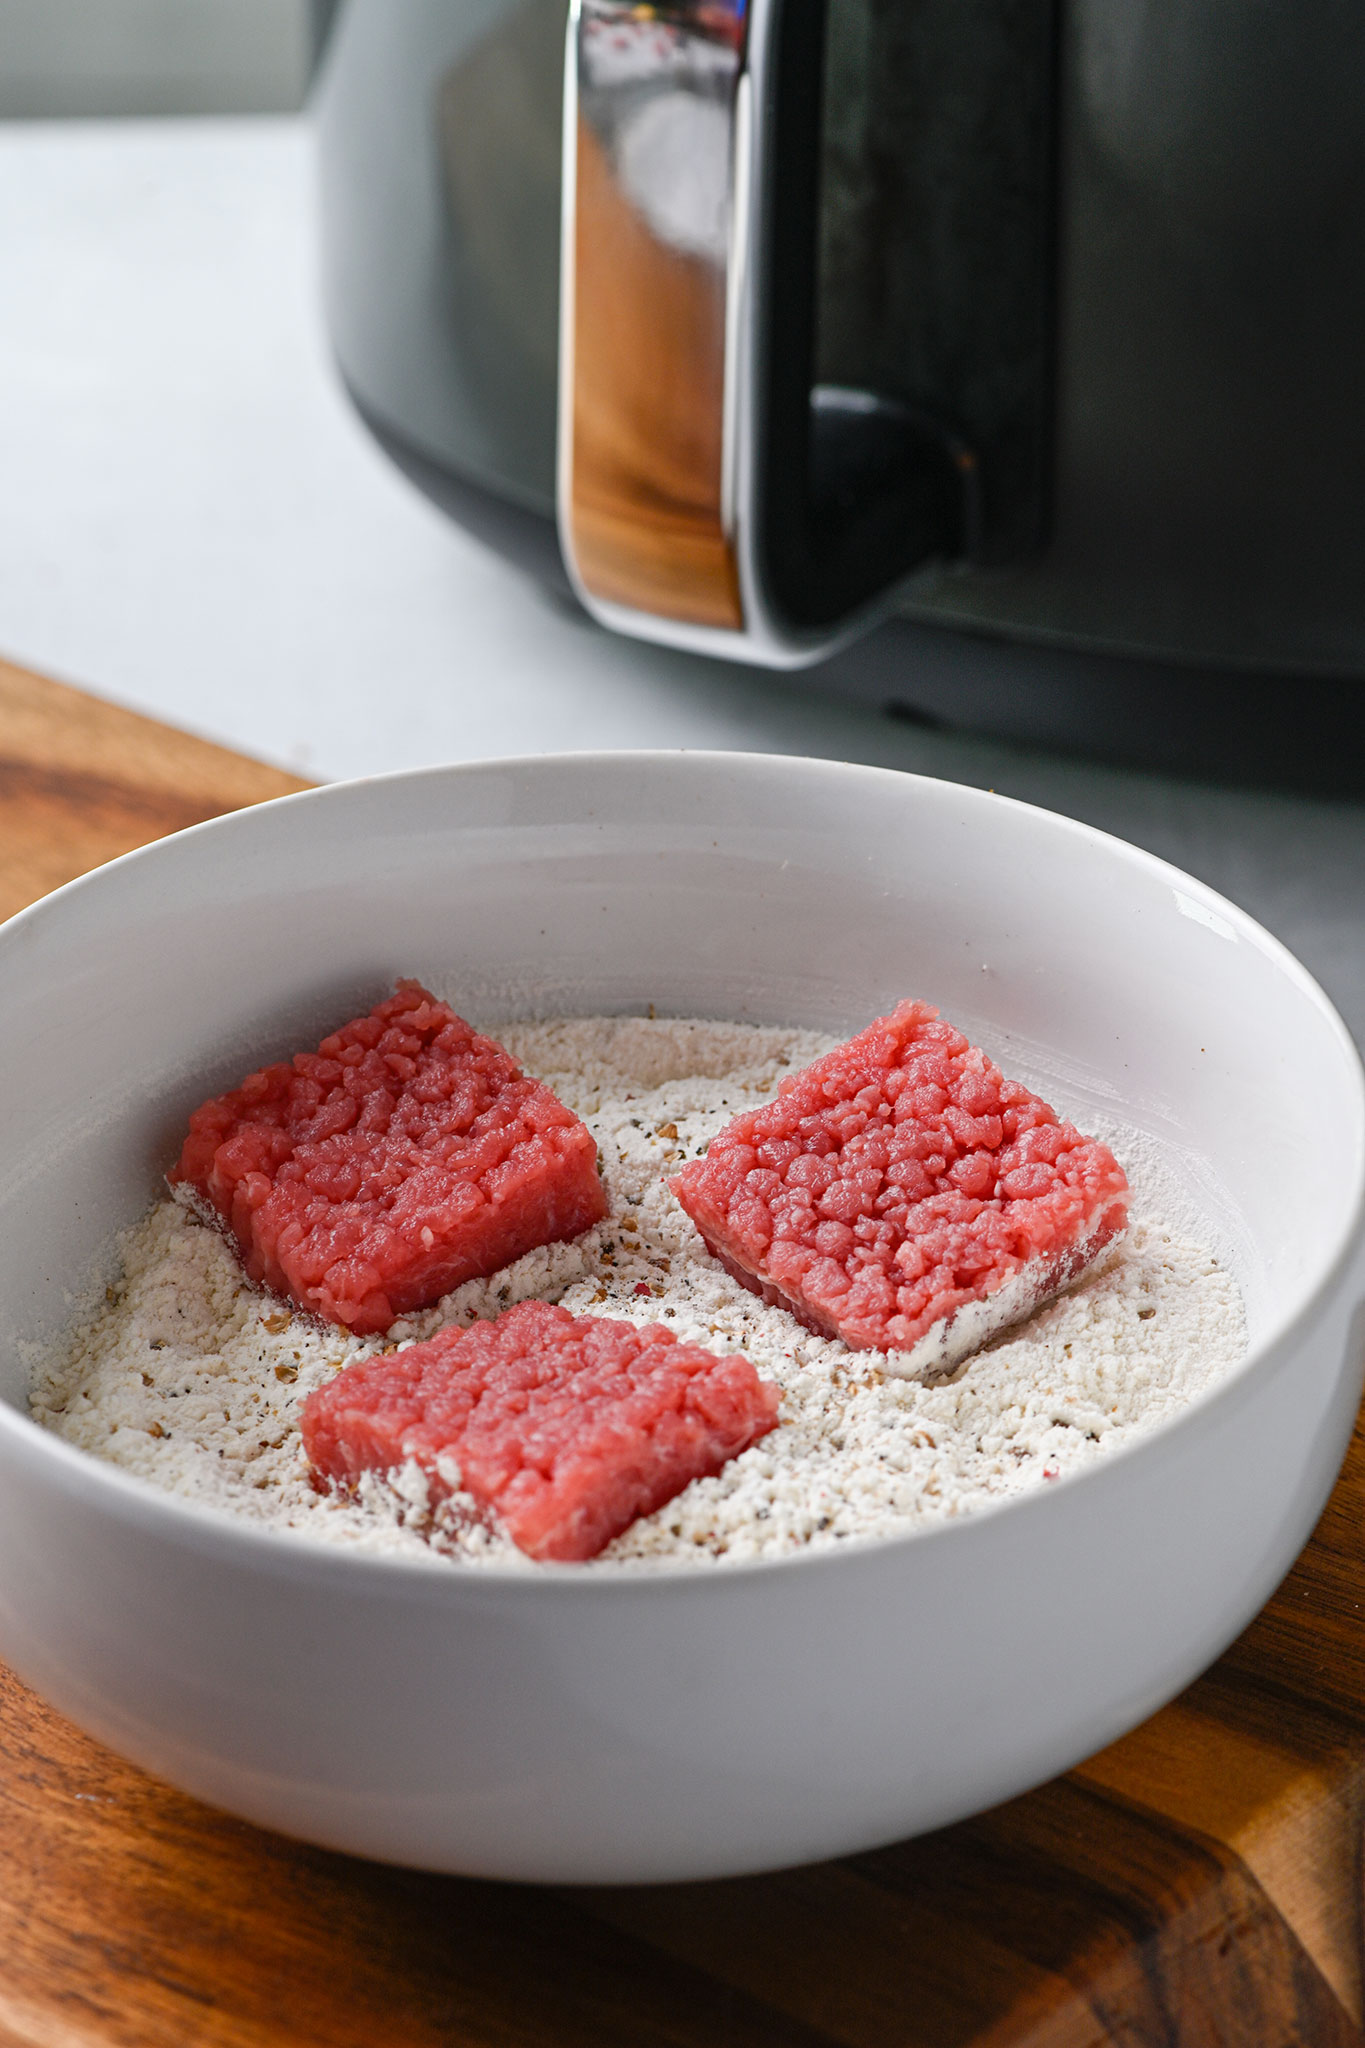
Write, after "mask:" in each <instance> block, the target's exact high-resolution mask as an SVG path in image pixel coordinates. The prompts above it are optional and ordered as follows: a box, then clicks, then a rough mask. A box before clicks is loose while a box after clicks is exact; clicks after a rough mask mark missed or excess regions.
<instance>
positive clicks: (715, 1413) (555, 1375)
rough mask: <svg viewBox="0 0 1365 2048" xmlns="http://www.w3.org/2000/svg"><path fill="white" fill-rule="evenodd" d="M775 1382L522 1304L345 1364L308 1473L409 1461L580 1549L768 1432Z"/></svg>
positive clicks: (531, 1529) (306, 1431) (508, 1518)
mask: <svg viewBox="0 0 1365 2048" xmlns="http://www.w3.org/2000/svg"><path fill="white" fill-rule="evenodd" d="M780 1398H781V1397H780V1394H779V1391H778V1389H777V1388H776V1387H775V1386H773V1385H772V1384H771V1383H770V1382H768V1381H766V1380H761V1379H760V1378H759V1376H758V1374H757V1373H756V1372H755V1371H754V1369H753V1367H752V1366H751V1365H750V1363H749V1361H748V1359H747V1358H741V1357H739V1356H734V1357H730V1358H720V1357H717V1355H716V1354H715V1353H714V1352H712V1351H706V1350H703V1348H702V1347H701V1346H700V1345H699V1344H682V1343H679V1341H678V1340H677V1338H676V1337H674V1335H673V1334H672V1332H671V1331H670V1330H666V1329H664V1328H663V1326H662V1325H661V1324H659V1323H650V1324H647V1325H646V1326H645V1328H644V1329H637V1328H636V1327H635V1325H634V1324H633V1323H627V1322H624V1321H621V1320H619V1319H617V1318H614V1317H607V1316H572V1315H570V1314H569V1312H568V1310H567V1309H562V1308H551V1307H550V1305H549V1304H548V1303H547V1302H543V1301H523V1302H520V1303H518V1305H517V1307H515V1308H509V1309H508V1310H507V1311H506V1313H505V1314H503V1315H500V1316H499V1317H498V1319H497V1321H496V1322H491V1323H475V1324H474V1325H473V1327H472V1328H470V1329H468V1330H456V1329H444V1330H440V1331H438V1333H437V1334H436V1336H434V1337H432V1338H430V1339H428V1341H427V1342H426V1343H424V1344H412V1345H409V1346H408V1348H407V1349H406V1350H404V1351H395V1352H391V1353H389V1354H388V1355H387V1356H385V1357H382V1358H369V1359H363V1360H361V1361H359V1362H358V1363H356V1364H355V1365H348V1366H347V1367H346V1368H345V1370H344V1371H343V1372H341V1373H339V1374H338V1375H337V1377H336V1379H334V1380H333V1381H332V1382H331V1384H330V1385H329V1386H326V1387H321V1388H319V1389H318V1391H317V1392H316V1393H314V1394H310V1395H309V1397H308V1399H307V1401H306V1402H305V1403H304V1409H303V1442H304V1448H305V1450H306V1451H307V1453H308V1457H309V1460H310V1461H311V1463H312V1466H313V1470H314V1474H315V1475H316V1477H317V1478H318V1479H319V1480H321V1481H323V1482H327V1481H331V1482H332V1483H334V1484H340V1485H342V1486H353V1485H354V1484H355V1483H356V1482H357V1480H358V1479H359V1478H360V1475H361V1474H362V1472H388V1471H392V1470H393V1469H394V1468H395V1467H397V1466H401V1465H404V1464H406V1463H407V1461H408V1460H409V1459H410V1458H411V1459H415V1460H416V1462H417V1464H418V1465H420V1466H421V1468H422V1470H423V1471H424V1472H425V1473H426V1475H427V1480H428V1483H429V1486H430V1488H431V1497H432V1498H433V1500H440V1499H442V1498H444V1497H446V1496H448V1495H449V1494H450V1493H452V1492H454V1491H455V1490H456V1489H457V1488H461V1489H463V1491H464V1492H466V1493H471V1494H473V1496H474V1498H475V1500H476V1501H477V1502H478V1504H479V1506H480V1507H481V1508H482V1509H483V1510H484V1511H485V1512H486V1513H488V1514H489V1515H490V1516H492V1517H494V1518H495V1519H496V1520H497V1521H498V1522H499V1523H501V1525H502V1527H503V1528H504V1529H505V1530H506V1532H507V1534H508V1535H509V1536H510V1537H511V1539H512V1541H513V1542H514V1543H515V1544H516V1545H517V1547H518V1549H520V1550H524V1551H525V1552H526V1554H527V1555H528V1556H529V1557H534V1558H540V1559H554V1560H557V1561H559V1562H577V1561H580V1560H582V1559H583V1558H588V1557H595V1556H596V1555H597V1553H598V1551H599V1550H601V1548H602V1546H603V1545H604V1544H606V1543H609V1542H610V1541H611V1539H612V1537H613V1536H619V1535H620V1533H621V1531H622V1530H623V1529H624V1528H626V1527H627V1526H628V1524H629V1523H631V1522H633V1521H634V1520H635V1518H636V1516H637V1515H648V1514H651V1513H652V1512H653V1511H654V1509H655V1508H659V1507H662V1506H663V1504H664V1502H665V1501H669V1500H672V1498H673V1496H674V1494H675V1493H681V1492H682V1489H683V1488H684V1487H685V1486H686V1485H687V1484H688V1483H689V1481H691V1480H693V1479H699V1478H701V1477H702V1476H703V1475H704V1474H707V1473H711V1472H719V1471H720V1469H721V1467H722V1465H724V1464H725V1463H726V1462H727V1460H728V1459H730V1458H733V1457H735V1456H736V1455H737V1454H738V1453H739V1452H740V1451H742V1450H745V1449H747V1447H748V1446H749V1445H750V1444H751V1443H754V1442H756V1441H757V1439H758V1438H759V1437H761V1436H766V1435H767V1433H768V1431H769V1430H770V1429H771V1428H772V1427H773V1425H774V1423H775V1422H776V1419H777V1405H778V1401H779V1399H780Z"/></svg>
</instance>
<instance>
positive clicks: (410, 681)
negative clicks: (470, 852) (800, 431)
mask: <svg viewBox="0 0 1365 2048" xmlns="http://www.w3.org/2000/svg"><path fill="white" fill-rule="evenodd" d="M309 180H310V160H309V140H308V130H307V125H306V122H305V121H303V120H301V119H265V120H202V121H183V122H182V121H168V122H129V123H114V122H110V123H88V124H87V123H61V122H53V123H23V124H20V123H15V124H9V125H3V124H0V476H3V478H4V489H3V491H0V653H2V654H5V655H8V656H9V657H10V658H12V659H14V660H16V661H19V662H23V663H27V664H28V665H30V666H32V667H34V668H38V669H43V670H46V671H47V672H49V673H51V674H53V675H57V676H60V677H63V678H65V679H66V680H69V681H71V682H75V683H78V684H80V685H82V686H83V687H85V688H87V689H92V690H96V691H99V692H101V693H103V694H104V695H106V696H109V697H112V698H116V699H118V700H119V701H121V702H123V703H126V704H130V705H133V706H135V707H137V708H138V709H140V710H144V711H149V712H152V713H154V714H155V715H157V716H159V717H162V718H166V719H169V720H172V721H174V722H176V723H179V724H181V725H185V726H189V727H191V728H193V729H195V730H197V731H200V732H203V733H206V734H208V735H209V736H211V737H213V738H216V739H221V740H223V741H225V742H227V743H228V744H230V745H233V746H236V747H240V748H242V749H243V750H245V751H247V752H249V753H254V754H257V755H261V756H264V757H266V758H268V759H271V760H275V761H278V762H280V763H282V764H284V765H285V766H288V767H292V768H295V769H297V770H299V771H300V772H302V773H305V774H309V775H313V776H319V777H332V776H343V775H355V774H362V773H369V772H373V771H376V770H382V769H388V768H401V767H407V766H411V765H416V764H421V763H429V762H436V761H447V760H468V759H477V758H487V757H490V756H495V755H499V754H516V753H526V752H532V751H546V750H554V751H558V750H563V749H571V748H583V747H651V746H662V747H696V748H700V747H725V748H730V747H750V748H757V749H762V750H766V751H781V752H788V753H812V754H825V755H832V756H835V757H837V758H842V759H845V760H855V761H872V762H878V763H881V764H884V765H886V766H894V767H901V768H907V769H916V770H920V771H922V772H925V773H929V774H936V775H944V776H948V777H950V778H953V779H956V780H959V781H963V782H970V783H977V784H982V785H986V786H989V787H994V788H996V789H999V790H1003V791H1006V792H1008V793H1009V794H1011V795H1014V796H1019V797H1024V798H1027V799H1029V800H1031V801H1034V802H1038V803H1042V804H1046V805H1048V806H1050V807H1051V808H1053V809H1055V810H1061V811H1066V812H1069V813H1070V814H1071V815H1073V816H1075V817H1079V818H1085V819H1087V820H1089V821H1090V822H1092V823H1094V824H1097V825H1101V826H1103V827H1104V828H1106V829H1107V830H1110V831H1114V832H1117V833H1119V834H1121V835H1122V836H1124V837H1126V838H1129V839H1133V840H1136V841H1138V842H1139V843H1141V844H1142V845H1145V846H1148V847H1150V848H1151V849H1152V850H1153V851H1154V852H1156V853H1159V854H1161V855H1163V856H1164V857H1165V858H1167V859H1169V860H1172V861H1174V862H1176V863H1177V864H1178V865H1179V866H1182V867H1186V868H1189V869H1191V870H1192V871H1193V872H1195V873H1196V874H1199V875H1201V876H1203V877H1204V878H1205V879H1206V880H1207V881H1209V882H1211V883H1212V884H1213V885H1214V886H1215V887H1216V888H1219V889H1222V890H1224V891H1225V892H1226V893H1227V894H1228V895H1229V896H1231V897H1233V898H1234V899H1235V900H1236V901H1238V902H1240V903H1242V904H1244V905H1245V907H1246V908H1247V909H1249V910H1250V911H1252V912H1253V914H1255V915H1256V916H1258V917H1260V918H1262V919H1263V920H1264V921H1265V922H1266V923H1267V924H1269V925H1270V926H1271V927H1272V929H1274V930H1275V931H1276V932H1278V933H1279V935H1280V936H1281V937H1282V938H1283V939H1285V940H1286V941H1287V943H1288V944H1290V945H1291V946H1292V947H1293V948H1294V949H1295V951H1297V952H1298V953H1299V954H1300V955H1301V957H1302V958H1303V959H1304V960H1305V962H1306V963H1307V964H1308V965H1309V967H1310V968H1312V970H1313V972H1314V973H1316V974H1317V975H1318V976H1319V978H1320V979H1321V980H1322V981H1323V983H1324V984H1325V985H1326V987H1327V989H1328V991H1329V993H1330V994H1331V995H1332V996H1333V997H1334V998H1335V1000H1336V1001H1337V1003H1338V1004H1339V1005H1340V1006H1341V1008H1342V1010H1343V1012H1344V1013H1345V1015H1346V1017H1347V1021H1348V1022H1349V1023H1350V1025H1351V1026H1352V1028H1353V1030H1354V1031H1355V1034H1356V1037H1357V1040H1358V1041H1361V1042H1362V1043H1365V806H1362V805H1360V804H1352V803H1345V802H1340V803H1336V802H1334V803H1329V802H1314V801H1309V800H1307V799H1304V798H1300V797H1293V796H1275V795H1264V794H1250V793H1240V792H1235V791H1228V790H1212V789H1207V788H1201V787H1199V786H1198V785H1195V784H1192V783H1187V782H1181V781H1177V780H1175V779H1169V780H1168V779H1163V778H1160V777H1156V776H1150V775H1139V774H1133V773H1127V772H1124V771H1120V770H1115V769H1109V768H1100V767H1092V766H1088V765H1086V764H1085V763H1082V762H1078V761H1075V760H1065V759H1061V758H1057V757H1049V756H1047V755H1044V754H1040V753H1030V752H1026V751H1023V750H1021V749H1018V748H1016V747H1012V746H1007V745H1003V744H994V743H991V742H988V741H984V740H979V739H973V738H967V737H961V736H957V735H953V734H947V733H941V732H931V731H921V730H919V729H917V728H914V727H911V726H906V725H904V724H900V723H897V722H894V721H892V720H890V719H888V718H886V717H884V716H882V715H880V714H878V713H875V712H872V711H869V710H864V709H861V708H859V707H857V706H855V705H852V704H848V703H844V702H841V701H839V700H838V699H836V698H833V697H831V696H828V695H826V694H824V693H823V692H822V691H821V690H820V689H819V688H818V687H817V686H815V685H813V684H812V683H811V682H810V681H809V680H807V681H802V680H800V679H797V680H796V681H782V680H777V679H770V678H768V677H766V676H763V675H760V674H756V673H754V672H751V671H749V670H744V669H739V668H735V667H731V666H727V665H724V664H719V663H706V662H702V661H699V660H695V659H693V658H691V657H689V656H685V655H679V654H671V653H667V652H664V651H663V650H659V649H653V648H647V647H643V646H640V645H638V644H635V643H631V642H628V641H625V640H615V639H612V638H610V637H608V636H607V635H605V634H602V633H599V632H598V631H596V630H595V629H594V628H592V627H589V626H587V625H584V624H581V623H579V622H577V621H575V620H573V619H571V618H569V617H568V616H566V615H564V614H562V613H561V612H559V611H557V610H555V609H554V608H553V607H552V606H551V605H550V604H548V603H547V602H546V601H544V600H542V599H541V598H540V597H539V595H538V594H537V593H536V592H535V591H534V590H533V589H532V588H531V587H530V586H529V585H527V584H526V583H525V582H524V581H523V580H522V579H521V578H520V577H518V576H517V575H515V574H514V573H513V572H512V571H511V570H508V569H505V568H504V567H503V566H502V565H501V563H499V562H498V561H496V560H494V559H493V558H492V557H490V556H489V555H487V554H486V553H484V552H483V550H482V549H480V548H479V547H478V546H476V544H475V543H474V542H472V541H470V540H468V539H466V538H465V536H464V535H463V534H461V533H460V532H459V531H458V530H457V529H456V528H454V527H453V526H451V525H450V524H449V523H448V522H447V521H446V520H445V519H444V518H443V517H442V516H441V515H440V514H439V513H437V512H436V511H434V510H433V509H432V508H431V507H429V506H428V505H427V503H426V501H425V500H424V499H423V498H421V497H420V496H419V495H418V494H417V492H416V491H414V490H413V489H412V487H411V486H410V485H408V484H407V483H406V482H405V481H404V480H403V479H402V478H401V477H400V476H398V475H397V474H396V473H395V472H394V471H393V470H392V469H391V468H390V466H389V464H388V463H387V461H386V460H385V459H384V458H383V457H382V456H381V455H380V454H379V453H378V452H377V451H376V450H375V448H374V447H373V445H372V444H371V443H370V441H369V439H368V437H367V436H366V434H365V432H364V430H363V429H362V428H361V427H360V426H359V425H358V423H357V422H356V420H355V419H354V417H353V415H352V414H351V412H350V410H349V408H348V406H347V404H346V402H345V400H344V398H343V397H342V395H341V392H340V389H339V387H338V384H337V382H336V379H335V376H334V375H333V372H332V368H331V365H330V362H329V359H328V353H327V344H326V338H325V335H324V332H323V328H322V322H321V316H320V312H319V306H318V295H317V284H316V276H315V262H314V250H313V236H312V217H311V195H310V190H309ZM1363 687H1365V686H1363ZM1252 1107H1253V1106H1252V1105H1248V1109H1249V1111H1251V1109H1252Z"/></svg>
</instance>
